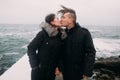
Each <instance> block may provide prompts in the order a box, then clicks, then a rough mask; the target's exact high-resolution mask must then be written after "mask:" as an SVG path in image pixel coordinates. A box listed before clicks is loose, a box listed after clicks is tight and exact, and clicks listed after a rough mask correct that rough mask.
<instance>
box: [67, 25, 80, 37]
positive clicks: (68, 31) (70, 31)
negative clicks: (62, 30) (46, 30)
mask: <svg viewBox="0 0 120 80" xmlns="http://www.w3.org/2000/svg"><path fill="white" fill-rule="evenodd" d="M78 28H81V26H80V25H79V23H75V26H74V27H73V28H71V29H67V33H68V35H69V34H72V33H74V31H75V30H77V29H78Z"/></svg>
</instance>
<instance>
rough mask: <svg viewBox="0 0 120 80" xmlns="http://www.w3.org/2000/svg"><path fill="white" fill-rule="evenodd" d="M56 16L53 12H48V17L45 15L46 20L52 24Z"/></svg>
mask: <svg viewBox="0 0 120 80" xmlns="http://www.w3.org/2000/svg"><path fill="white" fill-rule="evenodd" d="M54 18H55V14H53V13H51V14H48V15H47V16H46V17H45V22H47V23H49V24H51V21H53V20H54Z"/></svg>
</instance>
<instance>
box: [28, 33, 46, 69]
mask: <svg viewBox="0 0 120 80" xmlns="http://www.w3.org/2000/svg"><path fill="white" fill-rule="evenodd" d="M43 35H44V34H43V31H41V32H39V33H38V34H37V35H36V37H35V38H34V39H33V40H32V41H31V42H30V44H29V45H28V47H27V48H28V49H27V54H28V57H29V62H30V66H31V67H32V68H34V67H37V66H38V65H39V61H38V55H37V53H36V51H37V49H38V47H39V46H40V45H41V44H42V41H43V37H44V36H43Z"/></svg>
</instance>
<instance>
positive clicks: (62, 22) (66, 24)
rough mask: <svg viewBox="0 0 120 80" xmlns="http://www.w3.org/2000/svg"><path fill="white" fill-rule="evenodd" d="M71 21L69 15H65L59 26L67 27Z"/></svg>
mask: <svg viewBox="0 0 120 80" xmlns="http://www.w3.org/2000/svg"><path fill="white" fill-rule="evenodd" d="M72 21H73V19H72V18H71V17H70V13H65V14H64V15H63V16H62V18H61V24H62V26H65V27H69V24H70V23H71V22H72Z"/></svg>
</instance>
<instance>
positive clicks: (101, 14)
mask: <svg viewBox="0 0 120 80" xmlns="http://www.w3.org/2000/svg"><path fill="white" fill-rule="evenodd" d="M60 5H64V6H66V7H69V8H72V9H74V10H76V13H77V21H78V22H79V23H80V24H82V25H107V26H120V0H0V24H6V23H8V24H40V22H41V21H43V20H44V17H45V16H46V15H47V14H49V13H51V12H53V13H56V12H57V11H58V10H59V9H61V8H60Z"/></svg>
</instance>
